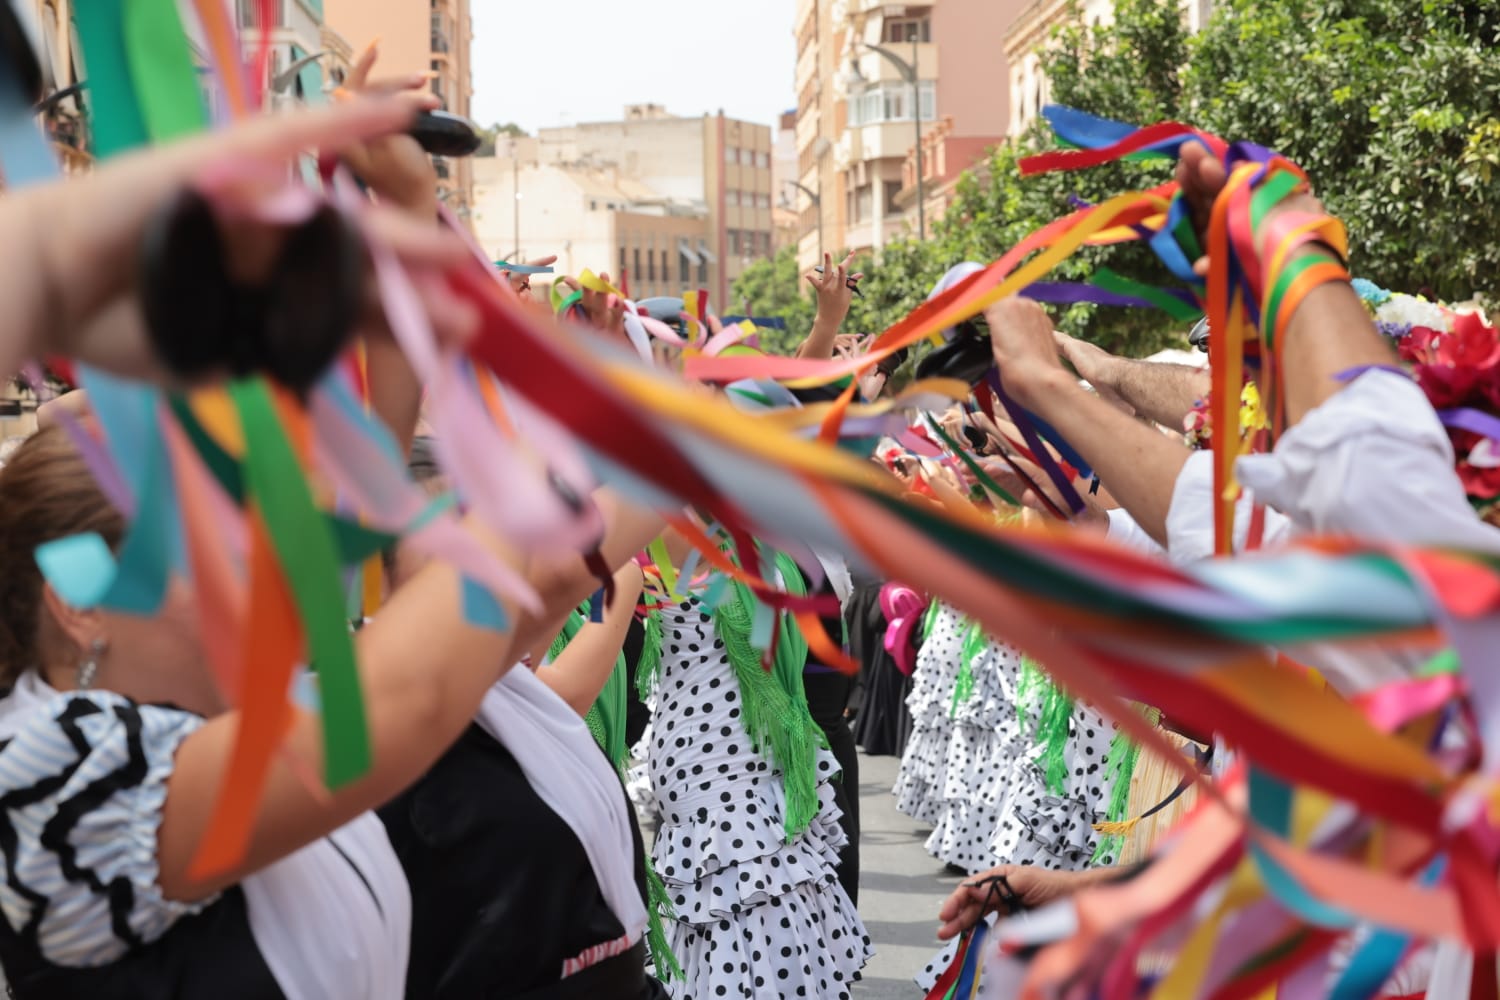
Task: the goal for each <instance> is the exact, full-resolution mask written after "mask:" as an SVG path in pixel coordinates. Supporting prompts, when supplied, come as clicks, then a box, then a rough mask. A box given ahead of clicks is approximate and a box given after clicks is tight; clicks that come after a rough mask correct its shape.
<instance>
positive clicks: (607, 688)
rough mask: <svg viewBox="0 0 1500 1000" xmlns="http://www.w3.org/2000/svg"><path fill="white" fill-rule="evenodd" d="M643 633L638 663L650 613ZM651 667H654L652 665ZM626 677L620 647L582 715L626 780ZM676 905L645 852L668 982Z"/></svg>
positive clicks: (649, 897) (554, 651) (656, 958)
mask: <svg viewBox="0 0 1500 1000" xmlns="http://www.w3.org/2000/svg"><path fill="white" fill-rule="evenodd" d="M588 610H589V604H588V602H584V603H583V604H581V605H579V607H578V609H577V610H575V611H574V612H573V613H572V614H570V615H569V616H568V620H567V621H566V622H565V623H564V624H563V630H562V631H561V632H559V633H558V635H557V638H555V639H553V640H552V645H551V646H550V647H549V648H548V650H547V658H548V659H549V660H555V659H557V656H558V654H559V653H561V652H562V651H563V650H564V649H566V648H567V645H568V643H570V642H572V641H573V638H574V637H575V636H577V635H578V633H579V631H581V630H582V629H583V626H584V624H585V623H586V622H587V621H588V616H587V612H588ZM647 622H648V624H647V626H646V637H647V641H646V643H645V644H644V645H643V648H642V650H641V660H642V669H643V670H644V663H645V659H646V656H647V654H648V653H651V643H650V636H651V628H650V624H649V622H650V619H649V618H648V619H647ZM652 655H654V656H655V657H656V658H657V660H658V662H659V661H660V659H661V626H660V625H658V626H657V629H656V647H655V652H654V654H652ZM653 669H654V668H653ZM628 684H629V681H628V680H627V669H626V664H625V654H624V652H621V653H620V655H619V656H617V657H616V658H615V668H614V669H613V670H611V671H610V674H609V679H608V680H606V681H605V682H604V687H603V688H602V689H600V691H599V697H598V698H596V699H595V700H594V704H593V705H591V706H590V707H589V711H588V714H587V715H585V716H584V717H583V721H584V723H585V724H586V725H587V726H588V727H589V732H590V733H591V734H592V735H593V737H594V741H595V742H596V743H598V744H599V747H600V748H601V749H602V750H603V751H604V754H605V756H606V757H608V758H609V762H610V763H611V764H613V765H614V767H615V770H616V771H617V772H619V774H620V780H621V781H624V780H625V769H626V767H627V766H628V765H629V762H630V748H629V747H628V746H626V745H625V710H626V697H627V689H628ZM676 915H677V914H676V911H675V909H674V908H673V906H672V899H671V897H670V896H668V895H667V887H666V886H665V885H664V884H663V883H662V880H661V876H660V875H658V874H657V873H656V866H655V865H654V864H652V862H651V853H650V852H649V851H647V852H646V947H647V949H649V951H650V953H651V960H652V963H653V965H654V967H655V969H656V975H657V978H659V979H660V980H661V981H662V982H664V983H669V982H671V981H672V979H673V978H674V977H675V978H677V979H684V978H685V976H684V975H683V971H682V965H681V963H679V962H678V961H677V956H676V955H674V954H673V953H672V948H671V945H670V944H668V942H667V931H666V927H665V926H664V924H663V920H664V919H667V920H671V919H675V918H676Z"/></svg>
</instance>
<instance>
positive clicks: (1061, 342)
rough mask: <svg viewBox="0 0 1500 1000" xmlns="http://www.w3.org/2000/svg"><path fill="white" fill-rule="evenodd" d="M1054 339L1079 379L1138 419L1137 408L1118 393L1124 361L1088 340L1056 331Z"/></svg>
mask: <svg viewBox="0 0 1500 1000" xmlns="http://www.w3.org/2000/svg"><path fill="white" fill-rule="evenodd" d="M1052 338H1053V340H1054V342H1055V343H1056V344H1057V350H1058V353H1059V354H1061V355H1062V358H1063V360H1064V361H1066V362H1067V363H1068V364H1070V365H1072V366H1073V370H1074V371H1075V372H1077V373H1078V377H1079V378H1081V379H1083V380H1084V381H1085V382H1087V383H1088V384H1089V385H1090V386H1092V387H1093V389H1094V391H1095V392H1097V393H1098V394H1099V397H1100V398H1101V399H1106V400H1108V401H1109V402H1111V403H1113V404H1114V405H1115V406H1117V407H1119V408H1120V409H1121V410H1123V411H1125V412H1126V413H1128V414H1130V415H1131V416H1134V415H1135V407H1133V406H1131V405H1130V404H1129V403H1127V402H1125V400H1124V399H1123V398H1122V397H1121V396H1120V394H1119V393H1118V392H1116V391H1115V379H1116V378H1117V377H1118V372H1119V371H1120V365H1121V361H1122V359H1120V358H1117V357H1115V356H1114V355H1113V354H1110V353H1109V352H1108V351H1106V350H1104V349H1103V348H1101V347H1099V346H1097V345H1095V344H1090V343H1089V342H1088V341H1086V340H1079V339H1078V338H1077V337H1070V336H1068V335H1067V334H1066V333H1063V332H1062V331H1061V330H1054V331H1052Z"/></svg>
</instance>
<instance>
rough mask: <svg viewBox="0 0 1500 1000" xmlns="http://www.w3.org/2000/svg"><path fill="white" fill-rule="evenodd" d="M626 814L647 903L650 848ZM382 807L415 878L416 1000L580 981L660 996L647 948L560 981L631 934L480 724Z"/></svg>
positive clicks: (574, 843)
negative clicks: (582, 960)
mask: <svg viewBox="0 0 1500 1000" xmlns="http://www.w3.org/2000/svg"><path fill="white" fill-rule="evenodd" d="M601 752H602V751H601ZM620 797H621V799H622V800H623V799H624V798H625V788H624V786H623V785H622V786H620ZM627 810H628V811H629V812H630V816H631V830H632V834H633V843H634V849H635V867H636V871H635V876H636V885H637V887H638V888H639V889H640V892H641V898H642V899H643V900H644V899H645V898H646V875H645V853H644V849H643V847H642V845H641V839H640V831H639V830H638V829H636V826H635V814H634V810H631V809H629V807H628V805H627ZM379 815H380V818H381V820H382V821H384V823H385V826H386V831H387V833H389V835H390V838H391V845H392V846H393V847H394V848H395V849H396V855H397V857H399V858H400V859H401V867H402V868H403V869H405V871H406V877H407V881H408V882H410V884H411V897H412V900H411V901H412V946H411V963H410V966H409V968H408V971H407V977H406V986H407V988H406V995H407V996H408V997H409V998H411V1000H448V998H452V1000H459V998H462V1000H473V998H480V997H486V998H489V997H507V998H522V997H524V998H532V997H557V998H559V1000H561V998H564V997H571V996H573V995H575V993H574V990H575V989H576V987H577V986H578V984H577V983H573V982H572V980H574V979H579V980H580V982H586V983H588V984H590V988H591V989H592V992H591V993H590V994H589V995H590V996H594V997H599V998H601V1000H649V998H652V997H657V996H660V995H661V986H660V984H658V983H656V981H655V980H654V979H652V978H651V977H650V976H648V975H647V973H646V971H645V959H644V954H645V952H644V949H642V948H639V947H637V948H634V949H632V950H630V951H628V952H626V953H625V954H623V955H619V956H616V957H615V958H613V959H609V960H606V961H604V962H601V963H599V966H595V967H591V968H589V969H585V970H583V971H582V972H579V973H577V974H575V975H574V976H570V977H568V979H562V978H561V976H562V969H563V963H564V962H566V961H567V960H568V959H570V958H573V957H575V956H577V955H581V954H583V953H584V952H585V951H586V950H587V949H589V948H593V947H595V946H597V945H601V944H605V943H608V942H611V941H616V940H618V939H619V938H621V937H623V936H624V934H625V931H624V928H623V927H621V926H620V922H619V921H618V920H617V919H616V918H615V915H614V913H613V912H612V911H611V910H610V908H609V905H608V904H607V903H606V902H605V901H604V896H603V894H602V893H601V892H600V890H599V884H598V882H597V881H596V879H595V877H594V870H593V867H592V865H590V864H589V859H588V855H587V854H586V853H585V852H584V849H583V844H582V843H581V842H580V841H579V840H578V837H577V836H576V835H575V834H574V833H573V831H572V829H571V828H570V827H569V826H568V825H567V824H566V823H565V822H563V820H562V819H561V817H559V816H558V815H557V814H556V813H555V812H553V811H552V810H551V808H549V807H548V806H547V804H546V803H545V802H543V801H542V799H541V797H540V796H539V795H537V793H536V790H535V789H533V788H532V787H531V784H530V782H528V781H527V780H526V775H525V774H524V773H522V771H521V766H520V765H519V764H518V763H517V762H516V759H515V758H514V757H513V756H511V754H510V752H509V751H508V750H506V749H505V747H503V746H501V745H500V743H499V742H497V741H496V740H495V739H494V738H492V737H491V736H490V735H489V734H488V733H486V732H485V731H484V730H482V729H480V728H479V727H478V726H477V725H473V726H470V727H469V728H468V729H467V730H466V731H465V732H464V734H463V736H461V737H460V738H459V740H458V742H457V743H455V744H454V745H453V747H452V748H450V749H449V751H448V752H447V753H446V754H444V755H443V757H442V758H441V759H439V760H438V762H437V763H436V764H434V765H433V767H432V769H431V770H430V771H428V772H427V774H426V775H424V776H423V778H422V779H421V780H420V781H419V782H417V784H415V785H414V786H412V787H411V788H410V789H408V790H407V791H406V792H405V793H403V794H402V795H401V796H400V797H399V798H397V799H396V800H394V801H393V802H391V803H390V804H388V805H386V806H385V807H384V808H382V809H381V810H380V811H379ZM600 966H608V968H607V969H601V970H600V971H595V970H596V969H599V967H600ZM584 977H587V978H584Z"/></svg>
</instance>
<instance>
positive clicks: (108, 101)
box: [73, 0, 150, 160]
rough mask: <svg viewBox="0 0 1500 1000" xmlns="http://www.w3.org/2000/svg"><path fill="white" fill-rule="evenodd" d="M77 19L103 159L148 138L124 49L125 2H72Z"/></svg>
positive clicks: (95, 132) (92, 121) (96, 149)
mask: <svg viewBox="0 0 1500 1000" xmlns="http://www.w3.org/2000/svg"><path fill="white" fill-rule="evenodd" d="M73 20H74V22H75V23H76V24H77V27H78V41H79V43H80V44H81V45H82V46H83V55H84V57H85V59H86V60H87V66H86V71H87V74H88V82H89V88H88V90H89V96H88V110H89V127H90V131H91V132H92V133H93V136H94V155H95V156H97V157H99V158H100V159H101V160H102V159H107V158H108V157H111V156H114V155H116V154H118V153H123V152H126V151H127V150H131V149H135V148H137V147H139V146H144V145H146V143H147V142H149V141H150V136H149V133H148V132H147V130H146V120H145V117H144V115H143V113H142V109H141V102H140V100H139V98H138V97H137V95H136V87H135V80H134V79H133V77H132V74H131V70H130V59H129V57H128V56H127V55H126V51H125V48H126V46H125V37H126V36H125V9H124V0H74V2H73Z"/></svg>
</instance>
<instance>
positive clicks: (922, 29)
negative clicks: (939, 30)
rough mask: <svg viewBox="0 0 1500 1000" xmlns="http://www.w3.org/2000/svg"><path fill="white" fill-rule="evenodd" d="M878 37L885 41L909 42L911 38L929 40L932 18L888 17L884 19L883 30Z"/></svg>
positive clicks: (921, 40) (930, 37) (920, 40)
mask: <svg viewBox="0 0 1500 1000" xmlns="http://www.w3.org/2000/svg"><path fill="white" fill-rule="evenodd" d="M880 37H881V40H882V41H884V42H886V43H890V42H906V43H908V44H910V43H911V42H912V40H913V39H915V40H916V41H919V42H930V41H932V19H931V18H926V17H888V18H886V19H885V26H884V30H883V31H882V32H881V36H880Z"/></svg>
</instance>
